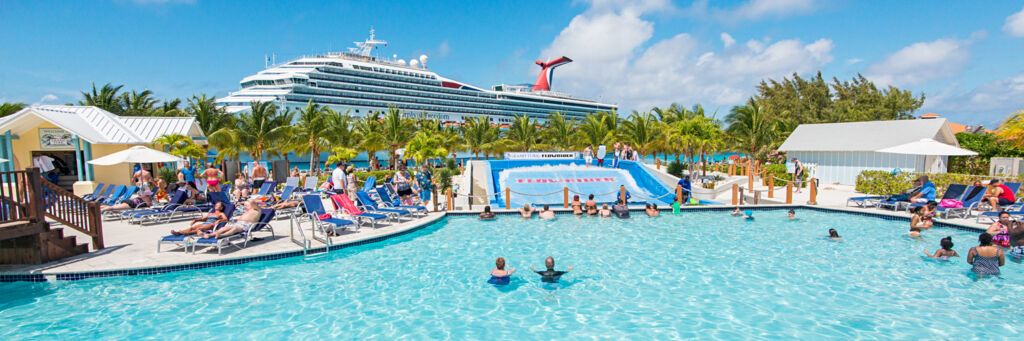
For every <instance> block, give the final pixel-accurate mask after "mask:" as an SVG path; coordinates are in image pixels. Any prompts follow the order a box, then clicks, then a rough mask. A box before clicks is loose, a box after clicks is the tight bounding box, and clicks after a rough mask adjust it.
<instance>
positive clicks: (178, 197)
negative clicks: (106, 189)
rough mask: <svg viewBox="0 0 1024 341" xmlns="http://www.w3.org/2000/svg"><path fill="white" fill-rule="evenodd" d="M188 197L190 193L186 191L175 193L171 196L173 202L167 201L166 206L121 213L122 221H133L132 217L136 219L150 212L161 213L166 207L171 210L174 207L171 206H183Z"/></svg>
mask: <svg viewBox="0 0 1024 341" xmlns="http://www.w3.org/2000/svg"><path fill="white" fill-rule="evenodd" d="M187 195H188V193H187V192H185V191H181V190H178V191H174V194H173V195H172V196H171V200H169V201H167V203H166V204H164V205H162V206H153V207H149V208H140V209H135V210H130V211H125V212H121V219H125V218H128V219H131V218H132V217H134V216H135V215H137V214H142V213H148V212H155V211H159V210H161V209H164V208H165V207H166V208H170V207H172V206H170V205H181V204H183V203H185V199H187V198H188V197H187Z"/></svg>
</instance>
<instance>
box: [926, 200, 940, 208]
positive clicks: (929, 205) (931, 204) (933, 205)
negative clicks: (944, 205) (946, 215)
mask: <svg viewBox="0 0 1024 341" xmlns="http://www.w3.org/2000/svg"><path fill="white" fill-rule="evenodd" d="M927 206H928V209H930V210H933V209H935V207H936V206H939V203H937V202H934V201H929V202H928V204H927Z"/></svg>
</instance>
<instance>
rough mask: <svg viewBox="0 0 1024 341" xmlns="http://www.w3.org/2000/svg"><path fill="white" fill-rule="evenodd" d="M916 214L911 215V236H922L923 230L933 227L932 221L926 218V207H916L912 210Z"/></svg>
mask: <svg viewBox="0 0 1024 341" xmlns="http://www.w3.org/2000/svg"><path fill="white" fill-rule="evenodd" d="M911 212H912V213H913V214H914V216H912V217H910V236H911V237H920V236H921V230H927V229H930V228H932V222H931V221H930V220H927V219H925V218H924V213H923V212H924V207H922V206H918V207H914V209H913V211H911Z"/></svg>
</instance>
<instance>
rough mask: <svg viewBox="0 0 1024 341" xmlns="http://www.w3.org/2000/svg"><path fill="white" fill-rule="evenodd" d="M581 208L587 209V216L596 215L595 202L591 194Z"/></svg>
mask: <svg viewBox="0 0 1024 341" xmlns="http://www.w3.org/2000/svg"><path fill="white" fill-rule="evenodd" d="M583 207H584V208H586V209H587V215H597V202H596V201H594V195H593V194H591V195H590V196H589V197H587V202H586V203H585V204H583Z"/></svg>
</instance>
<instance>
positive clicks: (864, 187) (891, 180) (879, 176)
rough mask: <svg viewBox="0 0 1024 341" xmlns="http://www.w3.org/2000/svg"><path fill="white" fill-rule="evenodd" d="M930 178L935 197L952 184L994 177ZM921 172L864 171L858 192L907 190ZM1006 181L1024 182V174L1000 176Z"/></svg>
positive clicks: (940, 175)
mask: <svg viewBox="0 0 1024 341" xmlns="http://www.w3.org/2000/svg"><path fill="white" fill-rule="evenodd" d="M927 175H928V180H931V181H932V182H934V183H935V190H936V193H935V197H936V198H939V197H942V194H943V193H944V192H945V191H946V187H949V185H950V184H962V185H972V184H974V182H975V181H982V182H984V183H986V184H987V183H988V179H991V178H992V177H988V176H980V175H970V174H953V173H943V174H927ZM920 176H921V174H919V173H898V174H892V172H887V171H863V172H860V174H858V175H857V185H856V187H855V189H856V190H857V192H861V193H866V194H871V195H886V194H894V193H900V192H903V191H906V190H907V189H910V188H911V187H912V186H913V185H914V180H915V179H917V178H918V177H920ZM999 178H1000V179H1001V180H1003V181H1006V182H1024V176H1016V177H999Z"/></svg>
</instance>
